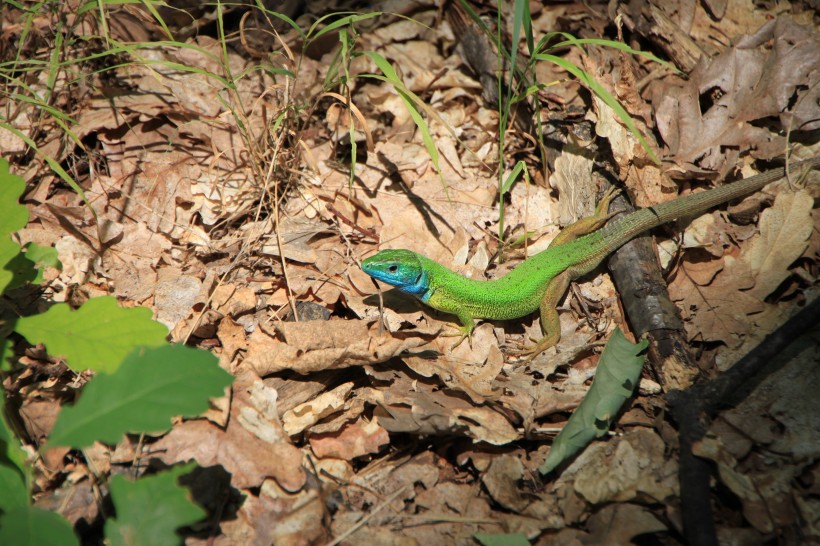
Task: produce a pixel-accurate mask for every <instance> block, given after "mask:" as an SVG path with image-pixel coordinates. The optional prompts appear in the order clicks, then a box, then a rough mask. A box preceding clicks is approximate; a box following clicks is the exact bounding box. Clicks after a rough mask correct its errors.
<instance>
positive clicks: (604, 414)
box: [538, 328, 649, 474]
mask: <svg viewBox="0 0 820 546" xmlns="http://www.w3.org/2000/svg"><path fill="white" fill-rule="evenodd" d="M648 346H649V342H648V341H646V340H643V341H641V342H640V343H637V344H636V343H631V342H630V341H629V340H628V339H626V337H625V336H624V333H623V332H622V331H621V329H620V328H616V329H615V332H613V333H612V337H610V338H609V341H607V344H606V347H605V348H604V352H603V354H601V358H600V359H598V368H597V370H596V372H595V379H594V380H593V381H592V385H591V386H590V387H589V391H588V392H587V394H586V396H585V397H584V400H583V401H582V402H581V404H580V405H579V406H578V409H576V410H575V412H574V413H573V414H572V416H571V417H570V418H569V421H567V424H566V425H565V426H564V428H563V429H562V430H561V432H560V433H559V434H558V436H557V437H556V438H555V441H554V442H553V444H552V448H550V452H549V454H548V455H547V460H546V461H544V464H542V465H541V466H540V467H539V468H538V470H539V471H540V472H541V473H542V474H547V473H548V472H551V471H552V470H553V469H555V468H556V467H557V466H558V465H560V464H561V463H563V462H564V461H566V460H567V459H569V458H570V457H572V456H573V455H575V454H576V453H577V452H579V451H580V450H581V449H583V448H584V447H586V446H587V445H588V444H589V443H590V442H592V440H594V439H595V438H598V437H600V436H603V435H604V434H606V433H607V431H608V430H609V427H610V425H611V424H612V419H613V418H614V417H615V415H617V413H618V412H619V411H620V409H621V407H622V406H623V405H624V403H626V401H627V400H629V397H630V396H632V393H633V391H634V390H635V387H636V386H637V385H638V378H639V377H640V376H641V369H642V368H643V363H644V360H645V358H646V357H645V356H644V355H643V354H641V353H642V352H643V351H644V350H645V349H646V348H647V347H648Z"/></svg>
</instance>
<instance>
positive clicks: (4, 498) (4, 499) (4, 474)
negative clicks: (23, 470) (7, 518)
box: [0, 462, 28, 512]
mask: <svg viewBox="0 0 820 546" xmlns="http://www.w3.org/2000/svg"><path fill="white" fill-rule="evenodd" d="M21 506H28V490H27V489H26V483H25V481H23V476H21V475H20V473H19V472H18V471H17V469H16V468H14V467H13V466H10V465H7V464H5V463H2V462H0V512H8V511H9V510H14V509H15V508H20V507H21Z"/></svg>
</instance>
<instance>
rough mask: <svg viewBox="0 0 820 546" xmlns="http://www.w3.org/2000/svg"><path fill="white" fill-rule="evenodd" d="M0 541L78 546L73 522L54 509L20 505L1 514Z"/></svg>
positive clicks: (18, 545) (30, 545) (17, 544)
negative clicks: (52, 510)
mask: <svg viewBox="0 0 820 546" xmlns="http://www.w3.org/2000/svg"><path fill="white" fill-rule="evenodd" d="M0 544H9V545H11V544H13V545H14V546H42V545H43V544H48V546H79V544H80V542H79V541H78V540H77V537H76V536H75V535H74V531H73V530H72V529H71V524H70V523H68V521H67V520H66V519H65V518H63V517H62V516H60V515H59V514H57V513H55V512H49V511H48V510H43V509H41V508H35V507H33V506H21V507H18V508H14V509H12V510H9V511H8V512H5V513H4V514H3V515H2V516H0Z"/></svg>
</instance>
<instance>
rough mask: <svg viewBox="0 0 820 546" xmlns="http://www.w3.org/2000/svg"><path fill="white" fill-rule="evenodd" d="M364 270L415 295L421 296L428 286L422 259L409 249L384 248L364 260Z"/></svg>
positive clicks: (375, 277)
mask: <svg viewBox="0 0 820 546" xmlns="http://www.w3.org/2000/svg"><path fill="white" fill-rule="evenodd" d="M362 271H364V272H365V273H367V274H368V275H370V276H371V277H373V278H374V279H377V280H379V281H382V282H385V283H387V284H390V285H393V286H395V287H396V288H398V289H399V290H401V291H402V292H407V293H408V294H413V295H415V296H419V297H421V295H422V294H423V293H424V292H425V291H426V290H427V288H428V286H427V285H428V283H427V275H426V271H425V269H424V266H423V264H422V261H421V259H420V257H419V255H418V254H416V253H415V252H411V251H409V250H403V249H399V250H382V251H381V252H378V253H377V254H374V255H373V256H370V257H369V258H366V259H364V260H362Z"/></svg>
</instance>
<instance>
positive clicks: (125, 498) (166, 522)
mask: <svg viewBox="0 0 820 546" xmlns="http://www.w3.org/2000/svg"><path fill="white" fill-rule="evenodd" d="M194 466H195V465H194V464H193V463H192V464H187V465H184V466H179V467H174V468H172V469H171V470H168V471H167V472H163V473H161V474H157V475H154V476H148V477H146V478H140V479H139V480H136V481H131V480H129V479H127V478H124V477H123V476H114V477H112V478H111V482H110V489H111V500H112V501H113V502H114V508H116V510H117V517H116V518H114V519H108V520H107V521H106V522H105V537H106V539H107V540H108V542H109V544H112V545H113V546H132V545H134V544H151V545H152V546H166V545H167V546H177V545H178V544H181V543H182V541H181V539H180V537H179V535H177V534H176V532H175V531H176V530H177V529H178V528H179V527H182V526H185V525H190V524H192V523H196V522H197V521H199V520H201V519H202V518H203V517H205V515H206V514H205V510H203V509H202V508H200V507H199V506H197V505H196V504H194V503H193V502H192V501H191V500H190V498H189V497H190V493H189V491H188V489H187V488H185V487H183V486H181V485H179V484H178V483H177V479H178V478H179V476H181V475H183V474H187V473H188V472H190V471H191V470H192V469H193V468H194Z"/></svg>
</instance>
